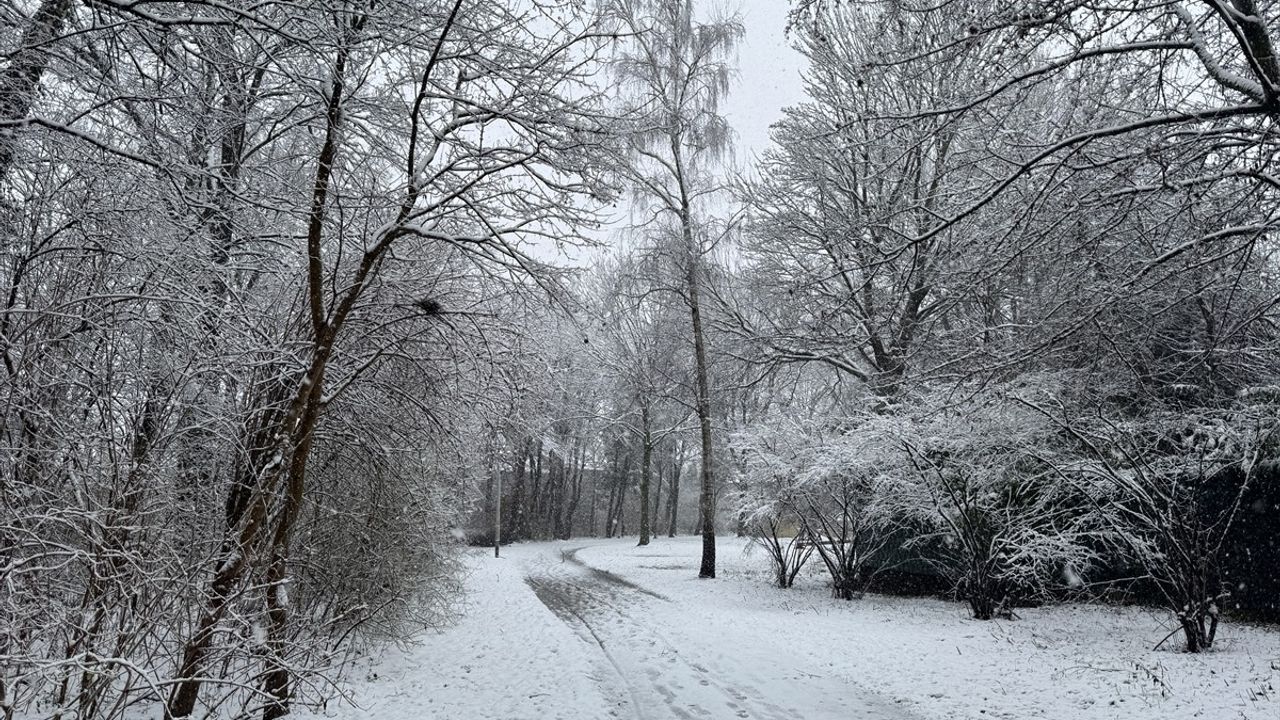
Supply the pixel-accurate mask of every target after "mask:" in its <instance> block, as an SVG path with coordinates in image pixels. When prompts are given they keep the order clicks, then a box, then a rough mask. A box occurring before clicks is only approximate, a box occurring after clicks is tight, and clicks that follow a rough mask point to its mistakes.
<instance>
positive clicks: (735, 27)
mask: <svg viewBox="0 0 1280 720" xmlns="http://www.w3.org/2000/svg"><path fill="white" fill-rule="evenodd" d="M609 7H610V10H611V13H612V15H613V17H614V19H615V21H616V22H617V23H618V24H619V26H620V27H621V28H623V30H624V31H625V32H626V33H627V35H628V37H627V43H626V45H625V47H624V49H623V50H621V51H620V52H619V54H618V56H617V58H616V59H615V61H614V69H615V72H616V73H617V76H618V78H619V80H620V81H621V83H622V85H623V87H624V88H625V89H626V95H625V100H624V106H625V111H624V115H623V116H624V120H623V134H624V136H625V138H626V141H627V147H628V149H629V151H630V155H631V162H630V163H629V164H628V166H627V167H625V168H624V169H623V173H624V174H625V176H626V178H627V180H628V181H629V183H630V185H631V187H632V189H633V191H634V193H635V196H636V198H637V211H638V212H639V213H641V214H644V215H648V214H650V213H652V216H653V220H652V221H651V224H652V225H653V227H654V228H655V229H659V230H661V232H663V233H665V234H666V235H667V236H668V242H669V243H670V247H671V248H672V251H671V255H672V257H673V258H675V260H676V262H677V264H678V266H679V267H680V269H681V271H682V275H683V287H682V288H681V292H682V294H683V295H684V299H685V301H686V302H687V303H688V307H689V322H690V334H691V339H692V345H693V356H694V380H695V399H696V405H695V406H696V410H697V415H698V423H699V435H700V442H701V450H702V459H701V494H700V498H699V507H700V509H701V512H702V561H701V565H700V567H699V570H698V576H699V577H704V578H714V577H715V574H716V539H715V511H716V469H715V443H714V441H713V437H712V434H713V431H712V423H713V417H714V416H713V412H712V399H711V385H710V379H709V370H708V359H707V352H708V351H707V338H706V335H707V333H706V328H705V324H706V318H705V314H706V309H707V308H706V302H707V290H706V287H705V285H706V283H707V278H708V277H709V274H708V272H707V267H706V265H707V259H706V258H707V253H708V251H709V250H710V247H709V241H710V240H711V238H712V237H713V233H712V231H711V224H710V222H709V220H710V217H709V213H710V207H711V206H710V204H711V203H712V202H713V200H714V198H715V197H716V195H717V193H719V192H720V190H721V187H720V184H719V183H718V182H717V181H716V179H715V176H714V174H713V173H714V170H715V167H716V163H717V161H718V160H719V159H720V158H721V157H722V156H723V154H724V152H725V151H726V150H727V148H728V147H729V128H728V126H727V125H726V123H725V121H724V118H723V117H722V116H721V115H720V114H719V102H720V100H721V99H722V98H723V97H724V95H725V93H726V92H727V91H728V87H729V81H730V77H731V68H730V66H729V64H728V62H727V58H728V56H729V54H730V53H732V52H733V49H734V47H735V46H736V45H737V42H738V40H739V39H740V38H741V36H742V26H741V23H740V22H739V21H738V20H737V19H736V18H728V19H717V20H712V21H708V22H703V21H700V20H698V19H697V18H695V17H694V11H693V4H692V3H691V2H689V0H620V1H619V2H615V3H611V4H610V6H609Z"/></svg>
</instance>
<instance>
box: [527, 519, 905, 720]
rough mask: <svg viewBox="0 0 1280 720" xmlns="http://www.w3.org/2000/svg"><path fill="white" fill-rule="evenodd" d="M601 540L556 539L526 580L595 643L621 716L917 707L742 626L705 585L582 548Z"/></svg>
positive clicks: (890, 718) (835, 713) (779, 719)
mask: <svg viewBox="0 0 1280 720" xmlns="http://www.w3.org/2000/svg"><path fill="white" fill-rule="evenodd" d="M591 546H592V544H591V543H586V544H576V545H570V546H564V547H560V548H552V547H547V548H546V550H547V552H546V553H543V554H541V555H540V556H537V557H534V558H529V559H528V561H526V564H525V582H526V583H527V584H528V585H529V587H531V588H532V589H533V591H534V593H535V594H536V595H537V597H538V599H539V600H540V601H541V602H542V603H543V604H544V605H545V606H546V607H547V608H548V609H550V610H551V611H552V612H553V613H555V615H556V616H557V617H558V618H559V619H560V620H561V621H562V622H564V623H565V625H567V626H568V627H569V628H570V629H572V630H573V631H574V632H575V633H576V634H577V636H578V637H579V639H581V640H582V642H583V643H586V644H588V645H590V646H591V648H592V651H593V653H594V657H595V658H596V663H595V665H596V667H595V673H594V677H593V679H594V680H595V681H596V682H597V683H598V684H599V686H600V688H601V690H602V692H603V694H604V695H605V697H607V698H609V700H610V701H611V703H612V705H613V707H612V710H611V716H612V717H617V718H627V719H628V720H630V719H632V718H634V719H635V720H664V719H666V718H679V719H680V720H703V719H718V718H750V719H753V720H799V719H803V720H823V719H826V718H830V719H832V720H835V719H837V718H839V719H840V720H853V719H859V718H867V719H872V718H874V719H876V720H907V719H908V718H909V717H910V716H909V715H907V714H906V712H905V711H904V710H903V709H902V708H900V707H897V706H894V705H890V704H887V703H885V702H884V701H883V700H881V699H880V698H878V697H877V696H875V695H873V694H871V693H869V692H867V691H865V690H863V689H861V688H859V687H857V686H856V685H852V684H851V683H849V682H848V680H847V678H841V677H838V676H836V675H834V674H832V673H830V672H824V670H825V668H824V667H822V666H821V664H820V663H819V664H817V666H815V664H814V662H813V658H812V655H811V654H810V653H804V652H794V653H793V652H791V650H792V649H793V648H792V647H791V646H789V645H788V643H786V642H778V641H777V640H775V639H774V638H772V637H771V636H769V635H768V634H767V633H764V634H762V633H759V632H753V633H739V632H737V630H740V629H743V628H741V627H735V626H738V625H740V624H741V622H742V618H741V617H740V616H735V615H734V614H733V613H730V612H722V613H717V612H716V608H715V607H714V606H710V607H709V606H708V604H709V603H708V602H707V597H706V595H705V594H701V593H688V594H683V593H682V594H679V595H677V594H676V593H671V594H663V593H661V592H658V591H656V590H655V589H652V588H647V587H643V586H641V585H640V584H637V583H636V582H633V581H632V580H629V579H627V577H625V575H621V574H618V573H617V572H614V571H613V570H611V569H609V568H604V567H596V566H593V565H591V564H590V563H589V562H588V561H585V560H583V559H582V558H581V557H580V553H581V551H582V550H585V549H588V548H590V547H591ZM555 552H558V553H559V557H558V558H557V557H555V555H554V554H553V553H555ZM648 552H649V554H650V556H651V557H655V558H660V557H662V556H661V555H654V554H653V552H654V551H652V550H649V551H648ZM702 582H703V583H704V586H705V583H707V582H712V583H714V581H702ZM665 589H666V588H664V590H665ZM672 589H673V590H680V589H681V587H680V586H677V587H674V588H672ZM713 597H714V596H713ZM756 630H759V628H756ZM779 639H781V638H779ZM797 649H798V648H797Z"/></svg>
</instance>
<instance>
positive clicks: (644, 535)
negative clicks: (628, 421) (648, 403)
mask: <svg viewBox="0 0 1280 720" xmlns="http://www.w3.org/2000/svg"><path fill="white" fill-rule="evenodd" d="M640 418H641V419H640V422H641V426H642V428H643V438H642V442H643V443H644V447H643V448H642V450H641V460H640V541H639V542H638V543H636V545H637V546H639V545H648V544H649V482H650V480H651V477H650V476H651V474H652V467H653V436H652V434H651V433H650V431H649V408H648V407H642V408H641V409H640Z"/></svg>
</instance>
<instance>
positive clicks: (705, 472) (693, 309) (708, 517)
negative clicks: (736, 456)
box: [682, 205, 716, 578]
mask: <svg viewBox="0 0 1280 720" xmlns="http://www.w3.org/2000/svg"><path fill="white" fill-rule="evenodd" d="M682 221H683V225H684V235H685V243H686V246H687V247H688V248H689V268H688V272H687V278H686V281H687V283H688V285H689V316H690V320H691V322H692V325H693V359H694V374H695V375H696V376H697V377H696V379H697V389H698V398H697V400H698V430H699V436H700V439H701V441H702V487H701V490H700V494H699V496H698V509H699V510H700V511H701V513H702V565H701V567H700V568H699V569H698V577H700V578H714V577H715V576H716V483H715V466H714V455H713V453H712V443H711V387H710V382H709V381H708V379H707V348H706V341H705V339H704V338H703V331H702V300H701V294H702V292H701V274H700V268H699V266H700V264H701V263H699V255H700V253H699V252H698V249H697V247H696V245H695V243H694V240H693V229H692V227H691V226H690V224H691V220H690V218H689V216H688V207H687V205H686V207H685V216H684V217H683V218H682Z"/></svg>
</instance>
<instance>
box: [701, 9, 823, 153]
mask: <svg viewBox="0 0 1280 720" xmlns="http://www.w3.org/2000/svg"><path fill="white" fill-rule="evenodd" d="M703 2H706V0H703ZM728 3H729V4H728V5H727V7H728V8H729V9H730V11H732V10H734V9H735V5H736V9H737V11H738V12H739V13H740V14H741V15H742V23H743V25H744V27H745V28H746V36H745V37H744V38H743V39H742V44H741V46H740V47H739V51H738V81H737V82H736V83H735V84H734V86H733V90H732V91H731V94H730V95H729V98H728V99H727V101H726V103H725V106H724V111H725V116H726V117H727V118H728V120H729V125H730V126H731V127H733V129H734V130H736V131H737V133H738V138H737V142H738V152H737V156H738V158H739V162H740V163H741V164H744V165H745V164H747V163H749V162H750V160H751V157H752V155H753V154H758V153H760V152H761V151H763V150H764V149H765V148H766V147H767V146H768V144H769V125H770V124H771V123H773V122H774V121H775V120H777V119H778V118H779V116H780V115H781V111H782V108H783V107H785V106H787V105H794V104H796V103H798V102H800V101H801V100H802V99H803V92H802V90H801V88H800V70H801V67H802V66H803V58H801V56H800V54H799V53H797V52H796V51H795V50H793V49H792V48H791V46H790V45H789V44H788V42H787V37H786V29H787V10H788V9H789V8H790V5H791V3H789V2H787V0H736V2H735V0H728Z"/></svg>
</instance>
